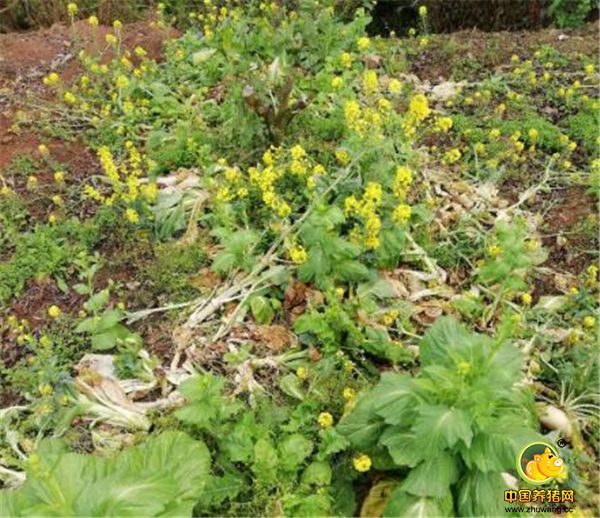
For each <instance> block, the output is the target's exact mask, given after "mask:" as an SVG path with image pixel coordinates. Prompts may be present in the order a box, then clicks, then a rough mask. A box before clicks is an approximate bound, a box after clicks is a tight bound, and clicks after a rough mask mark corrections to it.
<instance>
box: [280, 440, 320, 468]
mask: <svg viewBox="0 0 600 518" xmlns="http://www.w3.org/2000/svg"><path fill="white" fill-rule="evenodd" d="M312 450H313V444H312V442H311V441H309V440H308V439H307V438H305V437H304V436H303V435H302V434H299V433H295V434H292V435H288V436H287V437H285V438H284V439H283V440H282V441H281V442H280V443H279V458H280V459H281V460H280V461H279V464H280V466H281V467H282V468H283V469H285V470H287V471H295V470H296V469H297V468H298V466H300V464H302V463H303V462H304V460H305V459H306V458H307V457H308V456H309V455H310V454H311V453H312Z"/></svg>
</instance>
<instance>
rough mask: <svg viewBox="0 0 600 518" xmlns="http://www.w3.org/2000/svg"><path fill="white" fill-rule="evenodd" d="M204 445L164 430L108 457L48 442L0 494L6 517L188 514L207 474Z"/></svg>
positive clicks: (199, 493)
mask: <svg viewBox="0 0 600 518" xmlns="http://www.w3.org/2000/svg"><path fill="white" fill-rule="evenodd" d="M209 468H210V455H209V452H208V449H207V448H206V446H205V445H204V443H202V442H200V441H195V440H193V439H191V438H190V437H189V436H187V435H186V434H184V433H181V432H165V433H163V434H161V435H159V436H156V437H151V438H149V439H148V440H147V441H146V442H144V443H143V444H140V445H137V446H134V447H131V448H128V449H125V450H123V451H122V452H120V453H119V454H117V455H116V456H115V457H112V458H106V459H104V458H100V457H97V456H92V455H81V454H77V453H66V452H65V448H64V445H63V444H61V443H60V442H58V441H56V440H48V441H46V442H43V443H42V444H41V445H40V448H39V449H38V451H37V452H36V453H34V454H33V455H32V456H31V457H30V459H29V467H28V472H27V481H26V482H25V484H24V485H23V486H22V487H21V488H19V489H18V490H16V491H2V492H0V509H1V510H2V515H4V516H6V515H9V516H32V515H37V516H183V515H191V512H192V508H193V506H194V504H195V503H196V500H197V499H198V498H199V497H200V495H201V494H202V490H203V488H204V487H205V484H206V481H207V479H208V475H209Z"/></svg>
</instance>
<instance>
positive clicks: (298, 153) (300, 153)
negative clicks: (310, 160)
mask: <svg viewBox="0 0 600 518" xmlns="http://www.w3.org/2000/svg"><path fill="white" fill-rule="evenodd" d="M290 153H291V155H292V158H293V159H294V160H300V159H301V158H303V157H304V156H306V151H304V148H303V147H302V146H301V145H299V144H297V145H295V146H294V147H293V148H292V149H291V150H290Z"/></svg>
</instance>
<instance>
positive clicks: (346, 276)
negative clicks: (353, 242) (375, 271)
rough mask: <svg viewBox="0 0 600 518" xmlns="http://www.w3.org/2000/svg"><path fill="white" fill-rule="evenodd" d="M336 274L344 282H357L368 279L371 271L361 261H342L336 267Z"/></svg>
mask: <svg viewBox="0 0 600 518" xmlns="http://www.w3.org/2000/svg"><path fill="white" fill-rule="evenodd" d="M335 274H336V276H337V277H338V278H340V279H342V280H343V281H347V282H356V281H362V280H363V279H366V278H367V277H368V276H369V270H368V269H367V267H366V266H365V265H364V264H362V263H360V262H359V261H340V262H339V263H337V264H336V265H335Z"/></svg>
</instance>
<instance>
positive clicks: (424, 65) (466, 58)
mask: <svg viewBox="0 0 600 518" xmlns="http://www.w3.org/2000/svg"><path fill="white" fill-rule="evenodd" d="M598 37H599V23H598V22H592V23H589V24H587V25H586V26H585V27H583V28H581V29H578V30H567V29H565V30H558V29H546V30H540V31H511V32H495V33H487V32H482V31H479V30H476V29H473V30H465V31H459V32H455V33H453V34H450V35H438V36H432V37H431V40H432V42H431V43H430V45H429V46H428V47H425V48H420V47H419V48H418V49H419V55H418V57H417V58H416V59H414V60H412V63H411V65H412V70H411V72H413V73H414V74H416V75H417V76H418V77H419V78H420V79H421V80H429V81H441V80H442V79H446V80H447V79H450V78H453V77H454V78H456V74H457V70H461V69H464V70H465V71H466V70H468V78H469V80H471V81H472V80H477V79H478V78H480V77H483V76H486V75H487V74H489V72H490V71H493V70H494V69H495V68H496V67H498V66H500V65H503V64H505V63H507V62H508V61H509V60H510V57H511V56H512V55H513V54H516V55H517V56H519V57H521V58H529V57H530V56H531V55H532V54H533V53H534V52H535V51H536V50H538V49H539V48H540V47H541V46H543V45H550V46H552V47H554V48H555V49H556V50H558V51H559V52H562V53H576V52H582V53H584V54H589V55H595V54H597V51H598ZM458 79H463V78H462V77H460V78H458Z"/></svg>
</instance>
